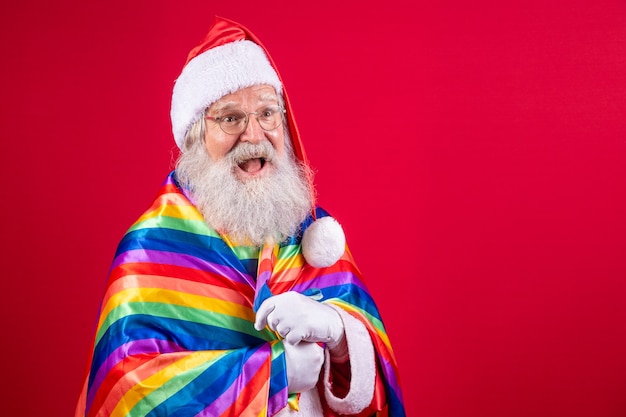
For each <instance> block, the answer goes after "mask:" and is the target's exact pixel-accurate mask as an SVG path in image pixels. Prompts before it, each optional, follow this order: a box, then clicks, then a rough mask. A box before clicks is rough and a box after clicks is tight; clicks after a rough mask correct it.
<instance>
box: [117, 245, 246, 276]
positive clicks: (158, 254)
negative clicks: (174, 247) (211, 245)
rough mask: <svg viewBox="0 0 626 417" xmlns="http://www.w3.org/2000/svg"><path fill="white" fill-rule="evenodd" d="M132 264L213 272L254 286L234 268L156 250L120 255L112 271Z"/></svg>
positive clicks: (134, 251)
mask: <svg viewBox="0 0 626 417" xmlns="http://www.w3.org/2000/svg"><path fill="white" fill-rule="evenodd" d="M131 262H144V263H152V264H163V265H174V266H179V267H183V268H191V269H197V270H199V271H206V272H212V273H215V274H217V275H220V276H222V277H225V278H227V279H229V280H231V281H235V282H238V283H243V284H246V283H247V284H252V281H251V278H250V277H249V276H248V275H247V274H242V273H241V272H239V271H237V270H236V269H234V268H231V267H228V266H225V265H220V264H216V263H213V262H207V261H204V260H202V259H200V258H196V257H195V256H191V255H186V254H183V253H177V252H164V251H156V250H145V249H133V250H128V251H126V252H123V253H121V254H119V255H118V256H117V257H116V258H115V259H114V260H113V264H112V266H111V269H114V268H117V267H118V266H120V265H123V264H125V263H131Z"/></svg>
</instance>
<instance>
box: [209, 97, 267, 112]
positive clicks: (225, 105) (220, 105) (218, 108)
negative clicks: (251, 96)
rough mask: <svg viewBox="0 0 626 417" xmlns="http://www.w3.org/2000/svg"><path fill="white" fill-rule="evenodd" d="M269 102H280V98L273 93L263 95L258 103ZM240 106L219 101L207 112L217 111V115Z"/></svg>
mask: <svg viewBox="0 0 626 417" xmlns="http://www.w3.org/2000/svg"><path fill="white" fill-rule="evenodd" d="M268 101H276V102H278V96H277V95H276V94H273V93H263V94H261V95H260V96H259V98H258V100H257V102H258V103H265V102H268ZM238 107H239V104H238V103H237V102H234V101H218V102H215V103H213V104H212V105H211V106H209V108H208V109H207V111H208V110H209V109H211V111H215V112H217V113H219V112H221V111H223V110H227V109H232V108H238Z"/></svg>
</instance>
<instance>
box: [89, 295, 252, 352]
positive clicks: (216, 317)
mask: <svg viewBox="0 0 626 417" xmlns="http://www.w3.org/2000/svg"><path fill="white" fill-rule="evenodd" d="M136 314H145V315H149V316H155V317H162V318H167V319H176V320H185V321H189V322H193V323H199V324H205V325H212V326H216V327H222V328H225V329H228V330H234V331H237V332H240V333H245V334H248V335H250V336H254V337H259V332H258V331H257V330H256V329H255V328H254V323H252V322H251V321H248V320H245V319H242V318H239V317H235V316H230V315H228V314H222V313H215V312H211V311H207V310H200V309H197V308H192V307H186V306H179V305H175V304H167V303H159V302H141V301H137V302H130V303H124V304H122V305H119V306H117V307H115V308H114V309H113V310H111V312H110V313H109V314H108V315H107V317H106V319H105V320H104V322H103V323H102V327H101V328H100V331H98V334H97V335H96V343H98V342H99V341H100V339H101V338H102V336H103V335H104V333H105V332H106V331H107V329H108V328H109V327H110V326H111V325H112V324H113V323H115V322H116V321H118V320H120V319H123V318H125V317H128V316H132V315H136Z"/></svg>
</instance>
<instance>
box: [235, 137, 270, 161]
mask: <svg viewBox="0 0 626 417" xmlns="http://www.w3.org/2000/svg"><path fill="white" fill-rule="evenodd" d="M226 157H227V158H228V160H229V161H230V162H232V163H233V164H240V163H242V162H244V161H247V160H250V159H254V158H263V159H265V160H266V161H268V162H270V161H272V160H273V159H274V158H275V157H276V150H275V149H274V147H273V146H272V144H271V143H270V142H269V141H267V140H265V141H263V142H259V143H257V144H252V143H250V142H241V143H239V144H238V145H237V146H235V147H234V148H233V149H232V150H231V151H230V152H229V153H228V154H227V156H226Z"/></svg>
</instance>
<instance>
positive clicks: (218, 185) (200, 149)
mask: <svg viewBox="0 0 626 417" xmlns="http://www.w3.org/2000/svg"><path fill="white" fill-rule="evenodd" d="M288 141H289V138H288V137H286V138H285V142H288ZM253 156H254V157H259V156H262V157H264V158H265V160H266V161H267V162H266V163H270V161H271V163H272V164H273V165H274V166H273V168H274V169H273V170H272V171H271V172H268V173H266V174H265V175H263V176H261V177H259V178H252V179H248V180H246V181H242V180H240V179H238V178H237V177H236V176H235V173H234V170H235V168H236V167H237V162H238V161H241V160H244V159H246V158H250V157H253ZM176 168H177V169H176V174H177V177H178V180H179V181H180V182H181V184H182V185H184V186H187V187H188V188H189V190H190V192H191V196H192V199H193V200H194V203H195V204H196V206H197V208H198V210H199V211H200V213H202V215H203V216H204V220H205V222H206V223H207V224H208V225H209V227H211V228H213V229H214V230H216V231H217V232H218V233H220V234H225V235H227V236H228V238H229V239H230V240H231V241H233V242H234V243H237V244H251V245H255V246H261V245H262V244H264V243H266V242H267V243H277V242H281V241H283V240H284V239H285V238H286V237H288V236H291V235H294V234H295V233H297V232H298V228H299V225H300V223H302V221H304V219H305V218H306V216H307V215H308V214H309V213H310V212H311V209H312V207H313V193H312V189H311V186H310V185H309V180H308V178H309V176H310V175H311V174H310V173H309V171H308V168H307V167H305V166H303V164H297V163H296V162H295V158H294V156H293V152H292V151H291V149H290V148H289V147H287V148H286V152H285V155H284V156H283V157H278V156H277V155H276V151H275V150H274V148H273V147H272V145H271V144H270V143H269V142H268V141H264V142H261V143H259V144H256V145H253V144H250V143H249V142H241V143H240V144H239V145H237V146H236V147H234V148H233V149H232V150H231V151H230V152H229V153H228V154H227V155H226V156H225V157H224V158H222V159H220V160H219V161H217V162H214V161H212V160H211V158H210V157H209V155H208V152H207V151H206V149H205V147H204V143H203V142H201V143H200V144H199V145H197V146H192V147H191V148H190V149H188V150H187V151H186V152H184V153H183V154H182V155H181V157H180V159H179V161H178V163H177V167H176Z"/></svg>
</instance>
